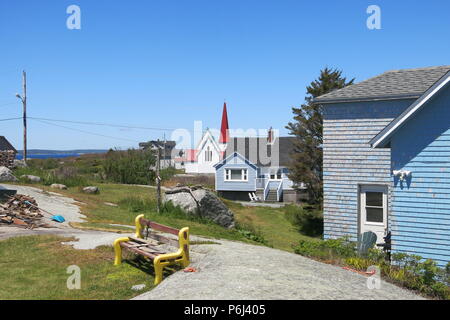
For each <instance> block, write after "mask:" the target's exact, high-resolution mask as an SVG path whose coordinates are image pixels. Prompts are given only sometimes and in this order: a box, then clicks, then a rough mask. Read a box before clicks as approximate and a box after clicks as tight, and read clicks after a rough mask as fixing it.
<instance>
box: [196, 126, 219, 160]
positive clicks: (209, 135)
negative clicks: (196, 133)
mask: <svg viewBox="0 0 450 320" xmlns="http://www.w3.org/2000/svg"><path fill="white" fill-rule="evenodd" d="M208 138H209V140H210V141H211V143H212V145H213V146H214V148H215V149H216V151H217V153H218V154H219V155H220V152H221V150H220V147H219V145H218V144H217V142H216V139H214V136H213V135H212V133H211V131H209V129H206V131H205V133H204V134H203V137H202V138H201V139H200V142H199V143H198V144H197V149H196V153H195V155H196V158H197V159H198V155H199V154H200V152H201V151H202V150H203V148H204V147H205V144H206V142H207V139H208ZM219 158H220V157H219ZM197 161H198V160H197Z"/></svg>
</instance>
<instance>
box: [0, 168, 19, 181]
mask: <svg viewBox="0 0 450 320" xmlns="http://www.w3.org/2000/svg"><path fill="white" fill-rule="evenodd" d="M0 181H1V182H17V181H19V179H17V178H16V177H15V176H14V175H13V174H12V171H11V170H10V169H8V168H7V167H0Z"/></svg>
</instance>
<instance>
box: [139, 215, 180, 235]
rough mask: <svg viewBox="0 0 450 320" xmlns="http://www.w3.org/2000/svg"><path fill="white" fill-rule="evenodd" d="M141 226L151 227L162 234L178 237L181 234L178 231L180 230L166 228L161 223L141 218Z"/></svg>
mask: <svg viewBox="0 0 450 320" xmlns="http://www.w3.org/2000/svg"><path fill="white" fill-rule="evenodd" d="M141 225H144V226H148V227H150V228H152V229H155V230H158V231H161V232H166V233H170V234H174V235H176V236H177V235H178V233H179V232H180V230H178V229H175V228H172V227H169V226H165V225H163V224H159V223H156V222H153V221H150V220H147V219H144V218H141Z"/></svg>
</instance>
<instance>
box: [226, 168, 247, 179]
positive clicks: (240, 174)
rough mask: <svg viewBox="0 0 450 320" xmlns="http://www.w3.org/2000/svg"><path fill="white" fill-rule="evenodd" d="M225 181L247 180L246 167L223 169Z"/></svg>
mask: <svg viewBox="0 0 450 320" xmlns="http://www.w3.org/2000/svg"><path fill="white" fill-rule="evenodd" d="M225 181H248V172H247V169H225Z"/></svg>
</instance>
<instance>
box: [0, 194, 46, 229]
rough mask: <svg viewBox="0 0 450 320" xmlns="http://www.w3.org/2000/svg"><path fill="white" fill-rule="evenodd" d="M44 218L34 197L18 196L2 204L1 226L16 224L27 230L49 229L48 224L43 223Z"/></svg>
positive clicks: (0, 213)
mask: <svg viewBox="0 0 450 320" xmlns="http://www.w3.org/2000/svg"><path fill="white" fill-rule="evenodd" d="M43 217H44V216H43V215H42V214H41V211H40V210H39V207H38V205H37V202H36V200H35V199H34V198H33V197H29V196H26V195H23V194H16V195H14V196H12V197H10V198H9V200H8V201H6V202H5V203H4V204H0V224H1V223H6V224H14V225H17V226H22V227H25V228H27V229H33V228H37V227H48V224H47V223H45V222H43V221H42V218H43Z"/></svg>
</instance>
